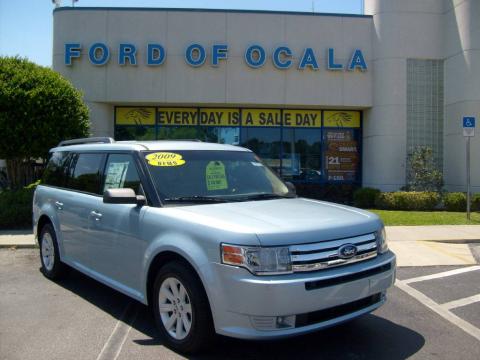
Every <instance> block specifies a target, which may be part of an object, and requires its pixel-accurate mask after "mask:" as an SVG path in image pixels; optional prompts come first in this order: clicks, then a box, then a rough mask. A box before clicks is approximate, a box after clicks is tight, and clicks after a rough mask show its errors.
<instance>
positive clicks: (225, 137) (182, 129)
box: [115, 107, 361, 186]
mask: <svg viewBox="0 0 480 360" xmlns="http://www.w3.org/2000/svg"><path fill="white" fill-rule="evenodd" d="M115 138H116V139H117V140H133V139H136V140H155V139H157V140H165V139H167V140H175V139H199V140H202V141H206V142H217V143H220V144H231V145H241V146H244V147H246V148H249V149H251V150H252V151H254V152H255V153H256V154H257V155H258V156H259V157H260V158H262V160H263V161H264V162H265V163H266V164H267V165H268V166H269V167H270V168H272V169H273V170H274V171H276V172H277V173H278V174H279V175H280V176H282V177H283V178H284V179H285V180H288V181H292V182H295V183H299V184H300V183H301V184H312V185H315V186H321V185H322V184H324V183H360V181H361V178H360V159H361V149H360V138H361V112H360V111H350V110H324V111H322V110H306V109H260V108H207V107H200V108H197V107H157V108H150V107H142V108H130V107H116V108H115Z"/></svg>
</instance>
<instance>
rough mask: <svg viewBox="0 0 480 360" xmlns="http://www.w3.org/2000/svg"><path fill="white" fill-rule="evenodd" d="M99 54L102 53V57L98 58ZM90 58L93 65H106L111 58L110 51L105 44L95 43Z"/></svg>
mask: <svg viewBox="0 0 480 360" xmlns="http://www.w3.org/2000/svg"><path fill="white" fill-rule="evenodd" d="M97 52H98V53H100V56H97V55H98V54H97ZM88 58H89V59H90V62H91V63H92V64H93V65H98V66H100V65H105V64H106V63H107V62H108V59H109V58H110V50H108V47H107V45H105V44H104V43H95V44H93V45H92V46H90V50H89V51H88Z"/></svg>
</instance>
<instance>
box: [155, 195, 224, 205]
mask: <svg viewBox="0 0 480 360" xmlns="http://www.w3.org/2000/svg"><path fill="white" fill-rule="evenodd" d="M163 201H165V202H201V203H224V202H228V201H230V200H228V199H224V198H219V197H214V196H198V195H195V196H178V197H171V198H166V199H164V200H163Z"/></svg>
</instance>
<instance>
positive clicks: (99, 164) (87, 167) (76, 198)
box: [60, 152, 105, 270]
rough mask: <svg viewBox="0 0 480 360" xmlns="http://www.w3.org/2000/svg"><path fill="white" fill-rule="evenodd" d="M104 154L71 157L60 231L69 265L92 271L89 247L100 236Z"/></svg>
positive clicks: (78, 154) (90, 153) (74, 155)
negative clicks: (99, 223)
mask: <svg viewBox="0 0 480 360" xmlns="http://www.w3.org/2000/svg"><path fill="white" fill-rule="evenodd" d="M104 161H105V155H104V154H102V153H93V152H80V153H75V154H73V155H72V159H71V161H70V166H69V169H68V171H67V176H66V178H67V179H66V187H67V188H68V191H65V192H64V194H63V198H62V204H61V207H62V210H61V217H60V222H61V229H62V234H63V250H64V257H65V260H66V261H67V263H71V264H72V265H74V266H76V267H77V268H80V269H83V270H85V269H87V270H88V269H91V268H92V265H93V264H92V261H91V258H90V250H89V248H90V246H91V242H92V239H93V238H94V237H95V236H97V235H98V222H99V216H97V215H98V213H96V212H95V210H98V208H99V205H101V204H102V197H101V196H100V184H101V177H102V170H103V166H104Z"/></svg>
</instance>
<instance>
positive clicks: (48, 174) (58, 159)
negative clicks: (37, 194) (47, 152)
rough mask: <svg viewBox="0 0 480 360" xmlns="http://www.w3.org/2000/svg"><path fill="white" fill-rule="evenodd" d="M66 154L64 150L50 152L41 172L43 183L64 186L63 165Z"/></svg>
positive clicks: (66, 157)
mask: <svg viewBox="0 0 480 360" xmlns="http://www.w3.org/2000/svg"><path fill="white" fill-rule="evenodd" d="M68 154H69V153H68V152H66V151H62V152H54V153H52V155H51V157H50V160H49V161H48V164H47V167H46V168H45V171H44V173H43V184H45V185H51V186H58V187H63V186H65V173H66V171H65V165H66V162H67V161H66V160H67V159H68Z"/></svg>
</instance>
